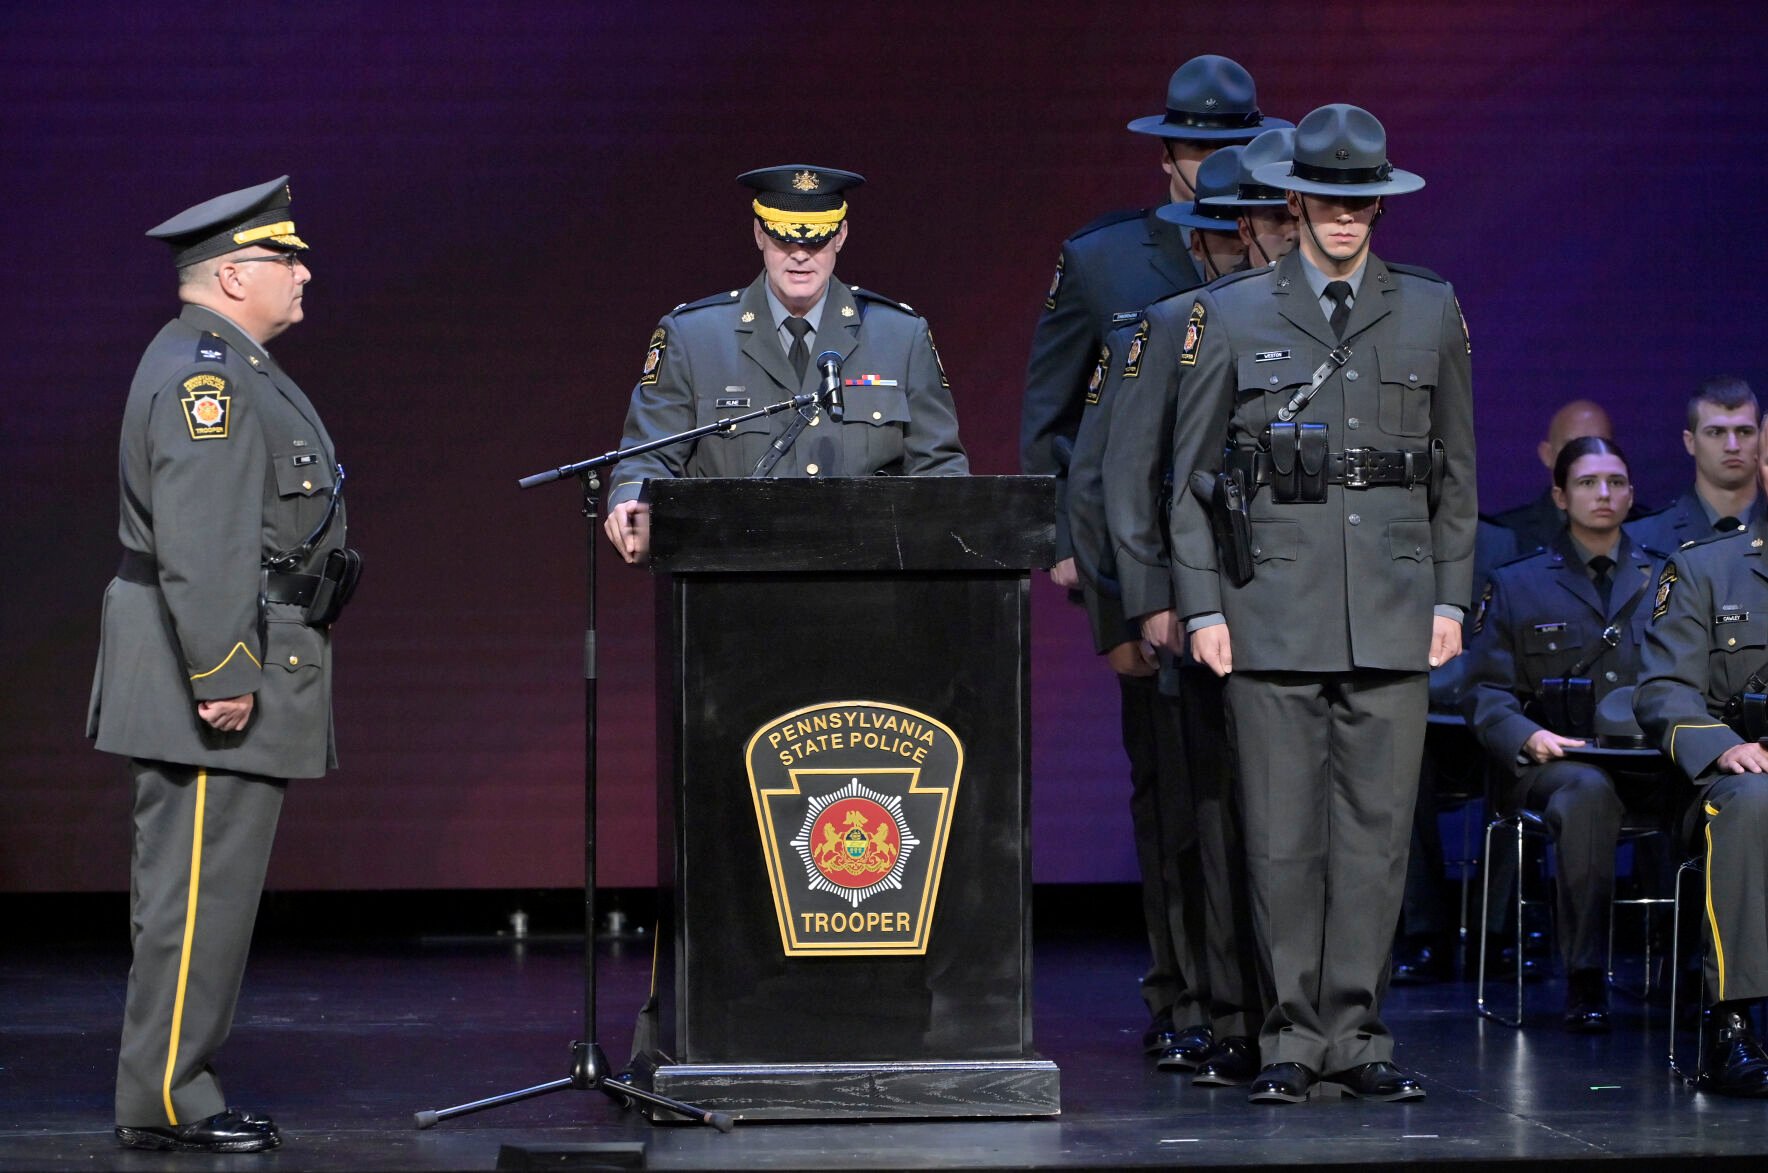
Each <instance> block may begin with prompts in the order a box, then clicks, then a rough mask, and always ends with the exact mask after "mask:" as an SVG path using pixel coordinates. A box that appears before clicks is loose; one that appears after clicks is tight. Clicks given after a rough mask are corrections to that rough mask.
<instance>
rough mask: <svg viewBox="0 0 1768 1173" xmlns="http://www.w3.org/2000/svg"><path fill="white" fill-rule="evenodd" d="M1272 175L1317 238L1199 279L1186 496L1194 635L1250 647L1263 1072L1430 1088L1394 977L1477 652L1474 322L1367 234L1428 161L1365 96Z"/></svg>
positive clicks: (1245, 738)
mask: <svg viewBox="0 0 1768 1173" xmlns="http://www.w3.org/2000/svg"><path fill="white" fill-rule="evenodd" d="M1255 178H1256V179H1257V180H1258V181H1259V182H1261V183H1269V184H1271V185H1273V186H1277V187H1281V188H1284V189H1285V190H1287V191H1288V192H1289V193H1290V195H1289V206H1290V209H1291V210H1292V211H1294V212H1295V213H1296V215H1297V217H1298V219H1299V221H1300V232H1299V234H1298V241H1299V243H1300V249H1299V250H1298V251H1297V252H1295V253H1292V254H1290V255H1289V256H1287V257H1285V258H1284V259H1283V260H1281V261H1279V262H1277V264H1276V265H1275V266H1273V267H1271V268H1268V269H1260V270H1255V271H1253V272H1250V273H1246V274H1241V275H1237V276H1233V277H1227V278H1224V279H1223V280H1221V281H1220V282H1218V283H1216V284H1215V285H1213V286H1211V287H1210V288H1209V289H1207V290H1204V291H1203V292H1202V293H1199V294H1198V295H1197V300H1196V303H1195V304H1194V305H1193V306H1192V308H1191V313H1190V314H1189V315H1188V317H1187V322H1186V334H1185V339H1184V341H1183V343H1182V344H1181V349H1180V353H1179V360H1178V361H1179V365H1180V367H1181V368H1188V369H1185V370H1184V371H1183V379H1184V382H1183V388H1184V390H1183V398H1184V410H1183V411H1181V412H1179V421H1178V425H1177V431H1176V433H1175V443H1174V452H1173V469H1174V478H1175V481H1176V483H1175V485H1174V492H1173V507H1172V550H1173V569H1174V573H1175V582H1176V597H1177V599H1178V608H1177V610H1178V613H1179V615H1180V616H1181V617H1182V618H1184V619H1185V620H1186V626H1187V628H1188V630H1189V631H1190V639H1191V649H1192V654H1193V655H1195V656H1196V658H1197V659H1198V660H1200V661H1202V662H1203V663H1204V664H1206V665H1208V666H1209V667H1211V668H1212V669H1214V670H1215V671H1216V672H1217V673H1219V674H1222V675H1228V673H1229V672H1230V671H1231V672H1232V673H1233V674H1232V675H1231V676H1228V685H1227V699H1228V706H1229V710H1230V711H1231V712H1232V713H1233V715H1234V728H1235V740H1236V744H1237V746H1238V749H1239V756H1238V768H1239V777H1240V787H1241V798H1242V810H1243V811H1244V814H1245V822H1246V854H1247V869H1248V875H1249V879H1250V883H1251V889H1252V900H1253V915H1254V920H1255V924H1256V926H1257V930H1258V936H1259V944H1260V948H1261V950H1262V951H1263V953H1264V957H1265V964H1266V967H1267V972H1269V973H1270V974H1271V977H1272V979H1273V981H1274V982H1275V986H1276V989H1275V993H1276V1002H1275V1005H1274V1006H1273V1007H1272V1009H1271V1012H1270V1014H1269V1015H1268V1016H1267V1018H1266V1020H1265V1023H1264V1028H1263V1030H1262V1032H1261V1034H1260V1039H1259V1045H1260V1051H1261V1058H1262V1059H1263V1062H1264V1063H1265V1069H1264V1071H1262V1072H1261V1073H1260V1075H1259V1077H1258V1078H1257V1079H1256V1080H1254V1082H1253V1088H1252V1097H1251V1098H1252V1099H1253V1100H1254V1101H1255V1102H1279V1103H1282V1102H1294V1101H1298V1100H1301V1099H1305V1098H1306V1097H1307V1095H1308V1092H1309V1089H1310V1088H1311V1087H1312V1086H1313V1084H1314V1083H1315V1082H1316V1081H1318V1080H1319V1079H1321V1077H1322V1076H1324V1077H1325V1078H1326V1079H1328V1080H1330V1081H1331V1082H1333V1083H1336V1084H1338V1085H1340V1086H1342V1087H1344V1088H1345V1089H1347V1090H1348V1091H1349V1092H1350V1093H1351V1094H1353V1095H1357V1096H1363V1097H1370V1098H1376V1099H1384V1100H1395V1099H1413V1098H1417V1097H1418V1096H1421V1095H1423V1089H1422V1088H1420V1087H1419V1086H1418V1084H1417V1082H1416V1081H1414V1080H1412V1079H1410V1078H1408V1077H1407V1076H1405V1075H1403V1074H1401V1073H1400V1072H1399V1071H1398V1069H1396V1068H1395V1067H1394V1065H1393V1063H1392V1062H1391V1060H1392V1058H1393V1039H1392V1037H1391V1036H1390V1035H1389V1033H1388V1030H1387V1027H1386V1025H1385V1024H1384V1023H1383V1022H1382V1020H1381V1010H1380V1007H1381V992H1382V987H1383V985H1384V982H1383V976H1384V973H1385V971H1386V966H1387V960H1388V950H1389V945H1390V943H1391V941H1392V936H1393V929H1394V924H1395V920H1396V918H1397V916H1398V913H1399V905H1400V897H1401V892H1402V888H1403V885H1404V878H1405V869H1406V844H1407V839H1408V834H1409V831H1410V829H1411V823H1412V806H1413V799H1414V796H1415V793H1416V791H1417V785H1418V768H1419V761H1420V757H1421V754H1422V750H1423V742H1424V727H1425V715H1426V710H1427V705H1428V679H1427V675H1426V673H1427V672H1428V670H1429V669H1430V668H1431V667H1433V666H1435V665H1438V664H1442V663H1446V662H1447V661H1448V660H1449V659H1451V658H1453V657H1454V656H1455V655H1457V654H1458V653H1459V652H1460V649H1461V627H1460V620H1461V616H1462V615H1463V613H1464V609H1465V607H1466V606H1467V603H1468V593H1469V586H1470V579H1471V576H1472V571H1473V539H1474V528H1475V521H1476V519H1477V505H1476V501H1475V490H1474V436H1473V399H1472V386H1471V377H1470V373H1469V359H1468V351H1469V346H1468V342H1467V334H1466V329H1465V326H1464V325H1463V323H1462V321H1461V317H1460V313H1459V310H1458V308H1457V306H1456V304H1455V298H1454V296H1453V294H1452V292H1451V291H1450V289H1449V287H1448V285H1447V284H1446V283H1444V282H1443V281H1442V280H1441V279H1440V278H1438V277H1436V276H1435V275H1433V274H1430V273H1428V272H1426V271H1424V270H1419V269H1414V268H1409V267H1404V266H1399V265H1389V264H1386V263H1384V262H1383V261H1381V260H1380V258H1378V257H1376V256H1374V255H1373V254H1371V253H1370V252H1369V251H1368V249H1369V236H1370V231H1371V229H1372V228H1373V225H1374V221H1375V219H1376V218H1377V217H1378V216H1379V215H1380V211H1381V197H1383V196H1387V195H1393V194H1398V193H1402V192H1409V191H1415V190H1417V189H1418V188H1419V187H1422V186H1423V183H1424V181H1423V180H1422V179H1420V178H1419V177H1418V176H1416V175H1412V174H1410V173H1408V172H1404V171H1400V170H1398V169H1396V168H1394V167H1392V166H1391V165H1390V164H1389V163H1388V160H1387V136H1386V132H1385V131H1384V130H1383V129H1382V126H1381V124H1380V123H1379V122H1378V121H1376V119H1375V118H1374V117H1373V116H1372V115H1370V114H1369V113H1368V112H1367V111H1364V110H1361V109H1358V108H1357V107H1354V106H1344V105H1334V106H1326V107H1323V108H1321V109H1319V110H1316V111H1314V112H1313V113H1312V114H1309V115H1308V116H1307V118H1305V119H1303V120H1302V123H1301V125H1300V126H1298V127H1297V128H1296V132H1295V160H1294V162H1293V164H1291V165H1287V166H1286V165H1284V164H1276V165H1274V166H1269V167H1261V168H1259V169H1258V171H1257V172H1255ZM1224 448H1226V449H1227V452H1226V454H1225V455H1224ZM1224 466H1226V469H1227V471H1228V472H1229V474H1230V475H1231V476H1233V477H1234V478H1236V480H1237V482H1238V483H1239V484H1240V485H1241V486H1242V488H1243V491H1244V495H1245V496H1247V497H1250V501H1251V505H1250V510H1249V517H1248V518H1247V519H1246V521H1247V522H1248V523H1249V524H1248V526H1247V527H1246V528H1243V529H1241V530H1239V532H1240V533H1247V532H1249V533H1250V537H1249V539H1248V540H1247V541H1246V542H1245V543H1244V548H1241V547H1238V546H1236V544H1235V543H1234V542H1233V541H1232V540H1229V541H1225V542H1224V549H1225V550H1227V551H1228V552H1229V553H1230V554H1231V555H1233V561H1230V562H1228V563H1225V564H1222V563H1219V562H1218V557H1217V553H1216V548H1215V543H1214V541H1213V539H1212V527H1211V519H1210V517H1209V516H1208V515H1207V514H1206V513H1205V511H1204V508H1203V506H1202V505H1201V504H1200V503H1199V500H1198V498H1197V496H1196V495H1195V494H1194V493H1192V492H1191V491H1190V490H1189V486H1188V484H1187V481H1188V479H1189V477H1190V474H1191V473H1192V472H1193V471H1194V470H1202V471H1203V472H1204V473H1205V474H1206V476H1207V474H1211V473H1218V472H1221V471H1223V469H1224ZM1208 479H1211V480H1213V478H1208ZM1224 518H1226V514H1224ZM1229 520H1231V519H1229ZM1227 532H1232V531H1231V530H1230V531H1227ZM1242 559H1244V561H1245V563H1247V564H1249V565H1250V566H1251V567H1252V570H1253V574H1252V576H1251V578H1250V579H1246V578H1243V577H1242V576H1241V575H1240V574H1239V573H1237V572H1238V570H1239V568H1240V566H1241V561H1242ZM1230 632H1231V633H1232V635H1231V637H1230Z"/></svg>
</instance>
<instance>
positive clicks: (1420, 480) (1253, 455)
mask: <svg viewBox="0 0 1768 1173" xmlns="http://www.w3.org/2000/svg"><path fill="white" fill-rule="evenodd" d="M1227 466H1228V467H1229V468H1230V469H1235V470H1238V471H1239V472H1240V474H1241V475H1242V476H1244V477H1245V478H1246V483H1247V485H1248V486H1249V487H1250V486H1252V485H1268V484H1270V483H1271V454H1270V453H1269V452H1266V451H1264V450H1263V449H1262V448H1230V449H1229V450H1228V452H1227ZM1430 467H1431V454H1430V450H1429V449H1423V450H1420V451H1410V450H1406V449H1385V448H1346V449H1345V450H1344V451H1343V452H1328V453H1327V454H1326V483H1327V484H1329V485H1343V486H1344V487H1345V488H1347V489H1373V488H1376V487H1378V486H1384V485H1400V486H1403V487H1405V488H1411V487H1412V486H1413V485H1428V484H1429V483H1430Z"/></svg>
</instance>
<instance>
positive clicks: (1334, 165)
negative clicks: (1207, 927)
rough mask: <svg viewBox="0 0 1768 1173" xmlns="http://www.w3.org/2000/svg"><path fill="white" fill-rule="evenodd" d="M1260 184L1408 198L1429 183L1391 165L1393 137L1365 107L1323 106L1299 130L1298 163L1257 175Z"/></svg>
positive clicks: (1315, 191) (1266, 168)
mask: <svg viewBox="0 0 1768 1173" xmlns="http://www.w3.org/2000/svg"><path fill="white" fill-rule="evenodd" d="M1253 178H1254V179H1255V180H1256V181H1257V182H1259V183H1265V184H1269V185H1270V186H1272V187H1280V188H1283V189H1284V190H1285V191H1300V192H1306V193H1307V194H1309V195H1329V196H1356V197H1366V196H1385V195H1404V194H1405V193H1406V192H1410V191H1417V190H1418V189H1419V188H1421V187H1423V186H1424V178H1423V177H1422V176H1419V175H1414V174H1413V173H1412V172H1410V171H1401V170H1400V169H1399V168H1398V167H1395V166H1394V165H1393V164H1392V163H1389V162H1388V161H1387V131H1386V130H1385V129H1383V128H1382V125H1381V123H1380V122H1379V121H1377V120H1376V118H1375V115H1373V114H1371V113H1369V111H1367V110H1364V109H1363V108H1361V107H1359V106H1348V105H1345V104H1343V103H1335V104H1333V105H1331V106H1322V107H1320V108H1319V109H1318V110H1315V111H1314V112H1313V113H1311V114H1309V115H1308V116H1307V117H1306V118H1304V119H1302V120H1301V125H1300V126H1297V127H1296V128H1295V158H1294V161H1293V162H1290V163H1269V164H1266V165H1265V166H1263V167H1260V168H1259V169H1258V170H1257V171H1255V172H1253Z"/></svg>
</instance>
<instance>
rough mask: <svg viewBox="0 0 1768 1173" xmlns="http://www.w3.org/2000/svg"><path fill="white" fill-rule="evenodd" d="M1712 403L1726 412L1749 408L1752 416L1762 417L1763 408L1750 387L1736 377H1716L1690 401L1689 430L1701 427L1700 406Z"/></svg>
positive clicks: (1706, 382)
mask: <svg viewBox="0 0 1768 1173" xmlns="http://www.w3.org/2000/svg"><path fill="white" fill-rule="evenodd" d="M1703 403H1710V404H1712V405H1713V406H1714V407H1722V408H1724V409H1725V410H1726V411H1736V410H1737V409H1738V408H1740V407H1748V408H1749V409H1750V414H1751V415H1752V416H1756V417H1760V416H1761V414H1762V408H1761V406H1760V405H1759V404H1757V403H1756V393H1755V392H1754V391H1751V390H1750V385H1749V384H1748V383H1746V382H1744V381H1743V380H1742V379H1740V378H1738V377H1737V376H1736V375H1714V376H1713V377H1712V378H1710V379H1708V380H1706V381H1705V382H1704V383H1702V384H1701V385H1700V389H1699V390H1697V391H1696V392H1695V393H1694V394H1693V395H1691V396H1689V399H1688V430H1689V431H1690V432H1692V431H1694V429H1695V428H1697V427H1699V426H1700V405H1701V404H1703Z"/></svg>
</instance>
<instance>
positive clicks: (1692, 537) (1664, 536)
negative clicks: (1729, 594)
mask: <svg viewBox="0 0 1768 1173" xmlns="http://www.w3.org/2000/svg"><path fill="white" fill-rule="evenodd" d="M1765 515H1768V514H1765V512H1764V506H1763V501H1762V495H1761V494H1760V493H1758V494H1756V499H1755V500H1754V501H1753V502H1751V503H1750V507H1749V509H1748V510H1746V511H1745V513H1744V515H1743V516H1742V517H1740V518H1737V519H1736V521H1737V522H1738V523H1740V525H1749V524H1751V523H1752V522H1755V521H1758V520H1760V519H1761V518H1762V517H1764V516H1765ZM1719 521H1720V517H1719V515H1718V514H1717V513H1716V512H1715V511H1714V510H1713V507H1712V506H1711V505H1708V504H1707V503H1706V502H1705V501H1704V500H1702V499H1701V496H1700V494H1699V493H1696V492H1695V491H1694V490H1693V489H1689V490H1688V491H1687V492H1685V493H1683V494H1682V495H1681V496H1680V497H1678V498H1676V499H1675V500H1674V501H1672V502H1670V504H1669V505H1668V506H1666V507H1665V508H1663V509H1661V510H1659V511H1658V512H1656V513H1651V514H1647V515H1646V516H1644V517H1641V518H1637V519H1636V520H1633V521H1629V522H1627V524H1626V527H1625V528H1626V530H1627V532H1628V533H1630V534H1632V535H1633V540H1634V541H1636V542H1638V543H1639V544H1640V545H1642V546H1645V547H1646V548H1648V549H1652V550H1659V551H1662V552H1663V553H1666V554H1668V553H1671V552H1673V551H1676V550H1680V549H1682V548H1683V547H1684V546H1687V545H1689V544H1691V543H1693V542H1704V541H1706V540H1707V539H1708V538H1710V537H1712V536H1713V535H1714V534H1715V533H1729V532H1730V531H1731V529H1735V528H1738V527H1737V526H1731V527H1729V528H1727V529H1724V530H1721V529H1719V528H1718V523H1719Z"/></svg>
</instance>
